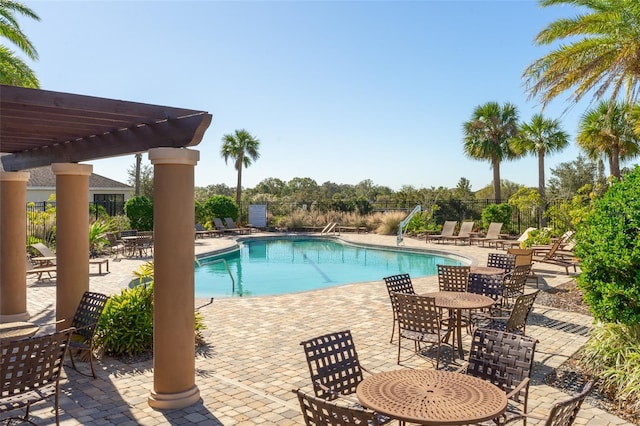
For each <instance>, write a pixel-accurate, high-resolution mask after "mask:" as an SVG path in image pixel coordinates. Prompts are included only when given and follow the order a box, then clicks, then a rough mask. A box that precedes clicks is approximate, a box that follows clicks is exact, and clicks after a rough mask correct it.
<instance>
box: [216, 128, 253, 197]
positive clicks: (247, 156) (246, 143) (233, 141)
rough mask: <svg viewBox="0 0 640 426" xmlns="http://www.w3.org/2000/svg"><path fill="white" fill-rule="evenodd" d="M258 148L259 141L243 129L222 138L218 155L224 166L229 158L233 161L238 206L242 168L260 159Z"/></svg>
mask: <svg viewBox="0 0 640 426" xmlns="http://www.w3.org/2000/svg"><path fill="white" fill-rule="evenodd" d="M259 148H260V140H259V139H257V138H256V137H254V136H252V135H251V134H250V133H249V132H247V131H246V130H245V129H241V130H236V131H235V132H234V134H226V135H224V136H222V148H221V149H220V155H221V156H222V157H223V158H224V162H225V164H226V163H227V161H228V160H229V158H231V159H233V163H234V168H235V169H236V171H237V172H238V180H237V186H236V203H237V204H238V205H240V201H241V198H242V167H243V166H244V167H249V166H250V165H251V163H252V162H253V161H256V160H257V159H258V158H260V153H259V152H258V149H259Z"/></svg>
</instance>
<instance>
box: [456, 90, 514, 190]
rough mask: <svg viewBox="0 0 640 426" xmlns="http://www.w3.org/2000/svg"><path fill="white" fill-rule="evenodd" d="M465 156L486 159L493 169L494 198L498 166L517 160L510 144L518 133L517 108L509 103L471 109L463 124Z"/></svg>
mask: <svg viewBox="0 0 640 426" xmlns="http://www.w3.org/2000/svg"><path fill="white" fill-rule="evenodd" d="M463 131H464V153H465V154H466V155H467V156H468V157H469V158H472V159H475V160H486V161H489V163H491V168H492V169H493V195H494V198H495V200H496V202H500V200H501V199H502V197H501V192H500V163H501V162H502V161H503V160H510V159H513V158H515V157H516V154H515V153H514V152H513V151H512V150H511V147H510V146H509V141H510V140H511V139H512V138H513V137H514V136H516V135H517V134H518V109H517V108H516V106H515V105H513V104H511V103H508V102H507V103H505V104H504V105H502V106H501V105H500V104H498V103H497V102H487V103H486V104H484V105H479V106H477V107H476V108H475V109H474V110H473V114H472V116H471V120H469V121H467V122H465V123H464V124H463Z"/></svg>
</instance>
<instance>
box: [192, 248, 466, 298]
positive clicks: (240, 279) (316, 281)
mask: <svg viewBox="0 0 640 426" xmlns="http://www.w3.org/2000/svg"><path fill="white" fill-rule="evenodd" d="M438 264H446V265H459V264H460V262H459V261H458V260H457V259H455V258H453V257H445V256H440V255H435V254H431V253H424V252H417V251H407V250H402V249H380V248H373V247H364V246H356V245H351V244H345V243H342V242H341V241H339V240H334V239H330V238H314V237H277V238H260V239H249V240H245V241H241V242H240V248H239V249H238V250H235V251H233V252H231V253H226V254H222V255H218V256H213V257H208V258H204V259H200V260H199V262H197V264H196V267H195V293H196V297H203V298H205V297H206V298H211V297H217V298H221V297H235V296H265V295H276V294H286V293H294V292H300V291H306V290H314V289H319V288H325V287H331V286H336V285H341V284H348V283H356V282H365V281H380V280H382V278H383V277H386V276H389V275H395V274H400V273H408V274H409V275H411V276H412V277H420V276H428V275H435V274H436V273H437V266H436V265H438ZM231 277H233V280H232V278H231Z"/></svg>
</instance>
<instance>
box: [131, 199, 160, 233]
mask: <svg viewBox="0 0 640 426" xmlns="http://www.w3.org/2000/svg"><path fill="white" fill-rule="evenodd" d="M124 213H125V214H126V215H127V217H128V218H129V223H130V225H131V229H137V230H138V231H152V230H153V203H152V202H151V200H150V199H149V198H147V197H145V196H144V195H138V196H135V197H131V198H129V199H128V200H127V202H126V203H125V204H124Z"/></svg>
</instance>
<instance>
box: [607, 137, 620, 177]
mask: <svg viewBox="0 0 640 426" xmlns="http://www.w3.org/2000/svg"><path fill="white" fill-rule="evenodd" d="M609 168H610V169H611V170H610V171H611V176H615V177H616V178H618V179H620V150H619V149H618V146H617V145H614V146H613V147H611V155H610V156H609Z"/></svg>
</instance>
